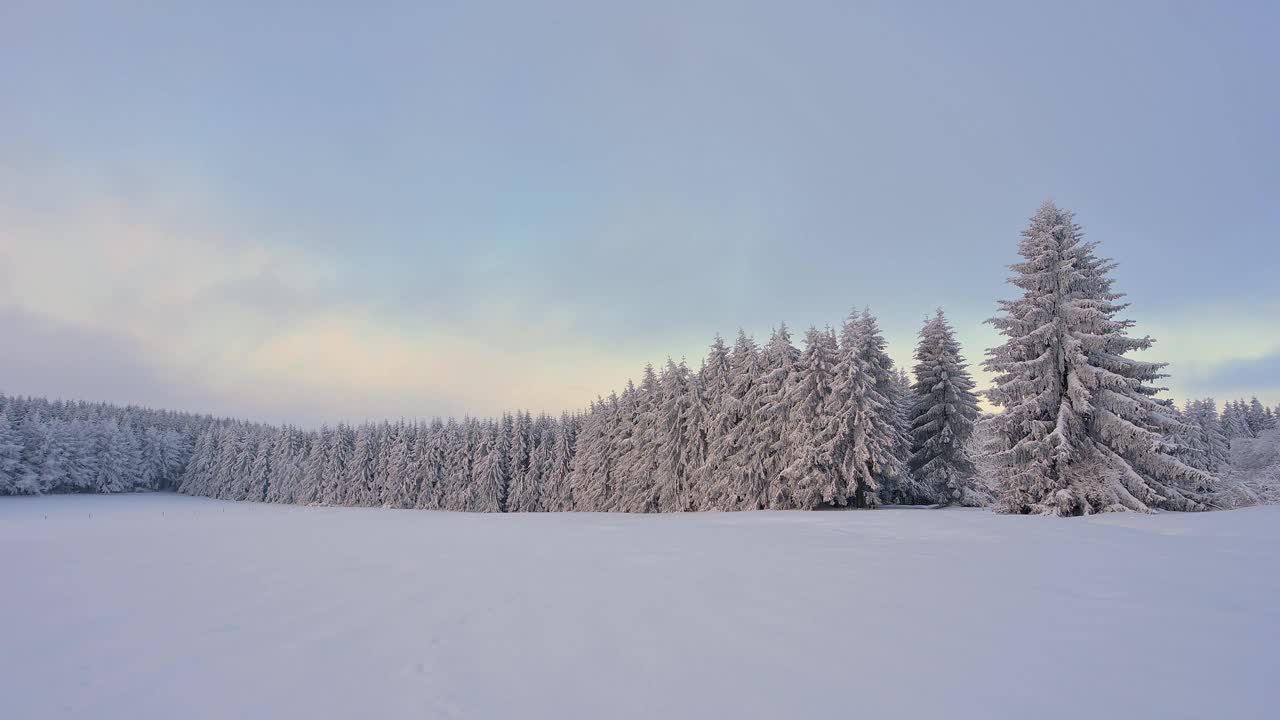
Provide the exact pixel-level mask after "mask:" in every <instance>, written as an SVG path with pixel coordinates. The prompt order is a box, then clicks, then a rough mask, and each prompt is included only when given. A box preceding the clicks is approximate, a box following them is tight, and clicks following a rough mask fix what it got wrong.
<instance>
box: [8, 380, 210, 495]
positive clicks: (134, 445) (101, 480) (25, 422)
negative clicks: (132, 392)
mask: <svg viewBox="0 0 1280 720" xmlns="http://www.w3.org/2000/svg"><path fill="white" fill-rule="evenodd" d="M214 423H215V421H214V420H213V419H212V418H210V417H207V416H197V415H190V414H185V413H177V412H169V411H163V410H149V409H146V408H139V407H118V406H114V405H106V404H101V403H84V402H63V401H49V400H45V399H42V398H23V397H5V396H4V395H0V495H40V494H44V493H117V492H132V491H138V490H164V489H172V488H175V487H177V482H178V478H179V477H180V476H181V474H182V472H183V470H184V469H185V468H186V466H187V461H188V459H189V458H190V456H191V447H192V441H193V439H194V438H195V437H196V436H197V435H199V434H200V433H202V432H203V431H204V429H205V428H206V427H209V426H211V425H212V424H214Z"/></svg>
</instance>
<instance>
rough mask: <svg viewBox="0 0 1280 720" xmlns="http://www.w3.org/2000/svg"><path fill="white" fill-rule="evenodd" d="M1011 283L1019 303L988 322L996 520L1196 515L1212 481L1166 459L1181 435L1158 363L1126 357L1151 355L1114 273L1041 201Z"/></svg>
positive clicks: (1068, 219) (1070, 222)
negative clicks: (994, 338) (994, 335)
mask: <svg viewBox="0 0 1280 720" xmlns="http://www.w3.org/2000/svg"><path fill="white" fill-rule="evenodd" d="M1018 253H1019V255H1021V256H1022V258H1023V260H1022V261H1021V262H1019V263H1017V264H1015V265H1013V266H1012V269H1013V271H1014V275H1013V277H1012V278H1011V279H1010V282H1011V283H1012V284H1013V285H1015V286H1016V287H1018V288H1019V289H1020V290H1022V296H1021V297H1019V298H1017V299H1015V300H1008V301H1002V302H1001V303H1000V308H1001V314H1000V315H999V316H998V317H996V318H993V319H992V320H991V321H990V322H991V323H992V324H993V325H994V326H995V327H996V329H997V330H999V331H1000V333H1001V334H1002V335H1004V336H1005V338H1006V340H1005V342H1004V344H1002V345H1000V346H999V347H996V348H993V349H991V350H990V351H988V358H987V361H986V363H985V367H986V368H987V369H988V370H989V371H991V372H992V373H994V374H995V376H996V377H995V387H994V388H993V389H992V390H991V391H990V392H989V393H988V395H989V397H990V398H991V401H992V402H993V403H994V404H996V405H997V406H999V407H1001V408H1003V412H1002V413H1000V414H999V415H998V416H997V417H996V418H995V419H994V421H993V427H994V430H995V433H996V437H997V447H996V448H995V450H996V460H997V461H998V463H999V480H1000V498H999V503H998V506H997V507H998V509H999V510H1001V511H1003V512H1012V513H1052V514H1058V515H1079V514H1087V513H1094V512H1102V511H1108V510H1139V511H1147V510H1151V509H1157V508H1160V509H1171V510H1201V509H1205V508H1206V507H1207V505H1206V503H1207V499H1208V493H1209V491H1210V490H1211V487H1212V484H1213V478H1212V477H1211V476H1209V475H1208V474H1206V473H1204V472H1202V471H1199V470H1196V469H1194V468H1191V467H1189V466H1187V465H1186V464H1185V463H1183V462H1181V461H1180V460H1178V459H1177V457H1175V450H1176V446H1175V445H1174V444H1172V443H1171V442H1170V439H1169V438H1170V437H1171V436H1173V435H1175V434H1177V433H1179V432H1180V429H1181V428H1182V427H1184V426H1182V425H1181V423H1179V422H1178V420H1177V418H1176V417H1174V414H1173V412H1171V409H1170V406H1169V404H1168V403H1166V402H1162V401H1160V400H1157V399H1156V398H1155V395H1156V394H1157V393H1158V392H1159V390H1160V388H1158V387H1156V386H1154V385H1153V384H1152V383H1153V382H1155V381H1157V380H1159V379H1160V378H1162V377H1164V374H1163V368H1164V365H1163V364H1162V363H1154V362H1144V361H1139V360H1134V359H1131V358H1127V357H1125V355H1127V354H1129V353H1131V352H1134V351H1137V350H1144V349H1147V348H1149V347H1151V345H1152V340H1151V339H1150V338H1147V337H1142V338H1134V337H1130V336H1129V334H1128V330H1129V328H1130V327H1131V326H1132V322H1131V321H1128V320H1122V319H1118V315H1119V313H1120V312H1121V311H1122V310H1123V309H1124V308H1125V305H1123V304H1119V303H1118V302H1117V301H1118V300H1119V298H1121V297H1122V296H1121V295H1120V294H1119V293H1116V292H1115V291H1114V290H1113V289H1112V280H1111V278H1110V277H1109V273H1110V271H1111V270H1112V268H1113V264H1112V263H1111V262H1110V261H1108V260H1103V259H1100V258H1098V257H1097V256H1096V255H1095V252H1094V245H1093V244H1092V243H1086V242H1084V240H1083V237H1082V234H1081V231H1080V227H1079V226H1078V225H1077V224H1076V222H1075V219H1074V217H1073V215H1072V213H1070V212H1069V211H1066V210H1062V209H1059V208H1058V207H1057V206H1055V205H1054V204H1053V203H1051V202H1046V203H1045V204H1044V205H1043V206H1041V208H1040V209H1039V211H1037V213H1036V215H1035V217H1034V218H1032V220H1031V224H1030V226H1029V227H1028V228H1027V229H1026V230H1025V231H1024V232H1023V234H1022V240H1021V241H1020V243H1019V246H1018Z"/></svg>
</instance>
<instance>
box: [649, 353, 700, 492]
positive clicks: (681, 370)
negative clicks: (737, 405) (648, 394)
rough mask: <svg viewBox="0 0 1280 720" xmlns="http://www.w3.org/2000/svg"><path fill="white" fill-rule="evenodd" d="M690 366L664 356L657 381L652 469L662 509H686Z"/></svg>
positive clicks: (690, 422)
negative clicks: (654, 458)
mask: <svg viewBox="0 0 1280 720" xmlns="http://www.w3.org/2000/svg"><path fill="white" fill-rule="evenodd" d="M692 382H693V381H692V378H691V377H690V375H689V368H687V367H686V366H685V365H684V363H681V364H679V365H676V364H675V362H674V361H672V360H671V358H667V364H666V367H665V368H663V371H662V377H661V378H660V379H659V380H658V395H659V397H658V403H657V408H656V409H657V426H656V428H655V432H656V438H655V445H656V451H657V453H658V460H657V468H656V469H655V471H654V492H655V494H656V495H657V500H658V507H657V509H658V510H659V511H661V512H681V511H684V510H687V509H689V476H690V473H691V471H692V463H693V460H692V456H691V448H690V442H691V441H692V435H693V432H694V431H695V428H694V425H695V424H696V418H695V417H694V416H693V414H692V412H691V411H692V407H693V400H694V397H693V392H694V388H693V387H692Z"/></svg>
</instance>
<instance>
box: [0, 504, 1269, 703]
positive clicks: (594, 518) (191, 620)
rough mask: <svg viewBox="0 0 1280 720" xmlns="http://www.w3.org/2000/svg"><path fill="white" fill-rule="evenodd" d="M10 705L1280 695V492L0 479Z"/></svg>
mask: <svg viewBox="0 0 1280 720" xmlns="http://www.w3.org/2000/svg"><path fill="white" fill-rule="evenodd" d="M0 627H2V628H3V630H2V633H0V718H14V719H18V718H22V719H24V720H35V719H38V718H53V717H81V718H95V719H98V718H121V719H127V720H143V719H147V718H157V719H164V720H170V719H172V718H232V717H235V718H285V717H297V718H308V719H309V720H314V719H316V718H434V717H464V718H516V717H518V718H619V717H635V718H664V719H667V718H715V717H724V718H747V717H759V718H816V717H829V718H850V717H864V718H984V719H985V718H1027V717H1036V718H1058V717H1061V718H1073V719H1077V718H1126V719H1133V718H1162V719H1165V718H1263V717H1276V715H1275V713H1276V708H1277V707H1280V689H1278V688H1280V683H1278V682H1277V680H1276V668H1277V666H1280V507H1264V508H1252V509H1246V510H1237V511H1232V512H1221V513H1211V514H1201V515H1179V514H1166V515H1158V516H1138V515H1114V516H1106V517H1101V518H1096V519H1086V520H1056V519H1049V518H1019V517H1001V516H994V515H991V514H988V513H986V512H982V511H975V510H937V511H929V510H882V511H875V512H841V513H836V512H830V513H751V514H733V515H669V516H604V515H507V516H502V515H489V516H479V515H462V514H446V513H433V512H422V511H390V510H361V509H351V508H343V509H320V508H296V507H279V506H268V505H254V504H234V503H226V502H218V501H213V500H205V499H198V498H187V497H178V496H171V495H150V496H123V497H121V496H117V497H103V496H81V497H66V496H64V497H48V498H0Z"/></svg>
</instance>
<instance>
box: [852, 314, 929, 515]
mask: <svg viewBox="0 0 1280 720" xmlns="http://www.w3.org/2000/svg"><path fill="white" fill-rule="evenodd" d="M836 373H837V381H836V392H837V397H838V399H839V402H840V409H839V410H838V411H837V414H838V415H839V416H840V417H841V418H842V419H843V421H844V422H845V427H846V434H845V437H844V440H843V445H842V452H843V455H842V463H841V467H842V469H843V472H844V475H845V477H846V478H847V480H846V482H847V488H846V492H847V496H848V498H849V499H850V500H851V501H852V504H853V505H854V507H874V506H876V505H878V504H880V503H882V502H885V501H888V502H896V503H911V502H914V501H915V499H916V497H915V496H916V495H917V494H918V491H917V489H916V487H915V485H914V483H912V482H911V481H910V478H909V476H908V475H907V471H906V467H905V463H904V455H905V454H906V448H907V447H908V441H907V439H906V419H905V418H903V417H902V412H901V411H902V408H901V405H900V400H899V397H898V389H897V384H898V381H897V372H896V371H895V370H894V367H893V360H891V359H890V358H889V355H888V353H886V352H885V341H884V336H883V335H881V334H880V327H879V324H878V323H877V322H876V319H875V317H874V316H872V315H871V312H870V311H869V310H863V311H862V313H861V314H859V313H858V312H857V311H854V312H851V313H850V314H849V317H848V318H847V319H846V320H845V324H844V328H843V329H842V331H841V346H840V364H839V366H838V367H837V368H836ZM833 490H834V488H833ZM840 504H844V503H843V502H841V503H840Z"/></svg>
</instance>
